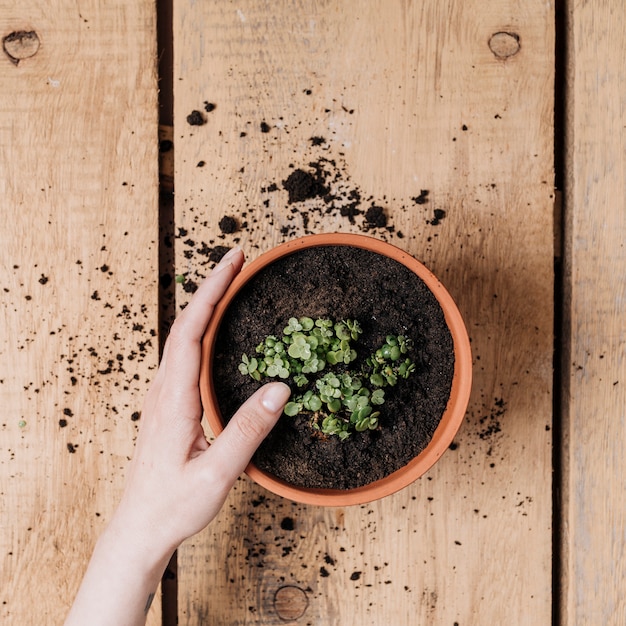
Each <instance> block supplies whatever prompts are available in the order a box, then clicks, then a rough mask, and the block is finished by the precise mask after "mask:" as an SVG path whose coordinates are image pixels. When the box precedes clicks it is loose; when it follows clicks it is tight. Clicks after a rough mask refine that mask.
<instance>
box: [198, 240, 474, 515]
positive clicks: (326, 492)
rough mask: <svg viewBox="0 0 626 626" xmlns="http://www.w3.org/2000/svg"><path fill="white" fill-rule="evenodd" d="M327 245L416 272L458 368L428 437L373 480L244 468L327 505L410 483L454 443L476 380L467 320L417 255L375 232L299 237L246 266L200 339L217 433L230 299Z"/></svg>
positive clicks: (269, 484) (274, 486)
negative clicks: (356, 482) (221, 347)
mask: <svg viewBox="0 0 626 626" xmlns="http://www.w3.org/2000/svg"><path fill="white" fill-rule="evenodd" d="M328 245H332V246H337V245H347V246H353V247H357V248H364V249H366V250H370V251H372V252H376V253H378V254H381V255H384V256H387V257H390V258H392V259H395V260H396V261H397V262H399V263H401V264H402V265H404V266H405V267H407V268H408V269H409V270H411V271H412V272H414V273H415V274H416V275H417V276H418V277H419V278H421V279H422V280H423V281H424V282H425V283H426V285H427V286H428V288H429V289H430V290H431V291H432V293H433V294H434V296H435V297H436V299H437V300H438V302H439V304H440V305H441V308H442V309H443V312H444V316H445V320H446V323H447V325H448V328H449V329H450V333H451V335H452V339H453V344H454V358H455V363H454V374H453V379H452V387H451V391H450V398H449V400H448V404H447V407H446V410H445V411H444V413H443V416H442V418H441V421H440V422H439V425H438V427H437V429H436V430H435V433H434V435H433V437H432V439H431V441H430V443H429V444H428V445H427V446H426V448H425V449H424V450H423V451H422V452H421V453H420V454H419V455H418V456H416V457H415V458H414V459H413V460H412V461H410V462H409V463H408V464H407V465H405V466H404V467H402V468H400V469H399V470H397V471H395V472H393V473H392V474H390V475H388V476H386V477H385V478H382V479H380V480H377V481H375V482H373V483H370V484H369V485H365V486H363V487H358V488H355V489H348V490H338V489H311V488H303V487H297V486H294V485H291V484H288V483H286V482H284V481H283V480H280V479H279V478H276V477H275V476H273V475H271V474H269V473H267V472H264V471H262V470H260V469H259V468H258V467H256V466H255V465H254V463H251V464H250V465H249V466H248V467H247V469H246V474H247V475H248V476H249V477H250V478H252V479H253V480H254V481H255V482H257V483H258V484H259V485H262V486H263V487H265V488H266V489H268V490H269V491H271V492H273V493H275V494H278V495H280V496H283V497H285V498H288V499H290V500H293V501H296V502H302V503H307V504H318V505H324V506H347V505H354V504H363V503H366V502H371V501H373V500H377V499H379V498H382V497H384V496H386V495H389V494H392V493H394V492H396V491H398V490H400V489H402V488H404V487H406V486H407V485H409V484H410V483H412V482H413V481H415V480H416V479H417V478H419V477H420V476H422V475H423V474H424V473H425V472H426V471H427V470H428V469H430V468H431V467H432V465H433V464H434V463H435V462H436V461H437V460H438V459H439V458H440V457H441V455H442V454H443V453H444V452H445V451H446V449H447V448H448V447H449V445H450V444H451V443H452V440H453V439H454V437H455V435H456V433H457V431H458V429H459V427H460V425H461V422H462V420H463V417H464V415H465V410H466V408H467V404H468V401H469V396H470V390H471V383H472V358H471V350H470V343H469V338H468V335H467V331H466V329H465V324H464V323H463V319H462V318H461V314H460V313H459V310H458V309H457V307H456V304H455V303H454V301H453V300H452V297H451V296H450V294H449V293H448V292H447V291H446V289H445V288H444V286H443V285H442V284H441V283H440V282H439V280H438V279H437V278H436V277H435V276H434V275H433V274H432V273H431V272H430V271H429V270H428V269H427V268H426V267H425V266H424V265H422V264H421V263H420V262H419V261H417V260H416V259H414V258H413V257H412V256H411V255H409V254H408V253H407V252H404V251H403V250H401V249H399V248H397V247H395V246H393V245H391V244H389V243H386V242H383V241H380V240H378V239H375V238H373V237H368V236H364V235H352V234H342V233H333V234H320V235H309V236H305V237H301V238H299V239H295V240H292V241H289V242H287V243H284V244H281V245H279V246H277V247H275V248H273V249H272V250H270V251H268V252H266V253H265V254H262V255H261V256H259V257H258V258H257V259H255V260H254V261H252V262H251V263H250V264H249V265H247V266H246V267H244V268H243V270H242V271H241V273H240V274H239V275H238V276H237V277H236V278H235V280H234V281H233V283H232V284H231V285H230V287H229V289H228V290H227V292H226V294H225V295H224V297H223V298H222V299H221V300H220V302H219V304H218V305H217V306H216V308H215V311H214V312H213V316H212V318H211V321H210V323H209V325H208V328H207V331H206V333H205V336H204V339H203V343H202V365H201V372H200V392H201V397H202V403H203V407H204V410H205V414H206V417H207V420H208V422H209V425H210V427H211V429H212V431H213V433H214V434H215V435H216V436H217V435H219V433H220V432H221V431H222V430H223V429H224V423H223V421H222V416H221V414H220V409H219V406H218V402H217V398H216V396H215V391H214V388H213V380H212V364H211V359H212V351H213V347H214V344H215V340H216V336H217V331H218V329H219V326H220V322H221V320H222V318H223V316H224V313H225V312H226V310H227V309H228V306H229V304H230V303H231V301H232V300H233V298H234V297H235V295H236V294H237V293H238V291H239V290H240V289H241V288H242V287H243V286H244V285H245V284H246V283H247V282H248V281H249V280H250V278H251V277H252V276H254V274H255V273H256V272H258V271H259V270H260V269H262V268H263V267H265V266H266V265H269V264H271V263H273V262H274V261H276V260H277V259H279V258H280V257H283V256H286V255H289V254H293V253H294V252H297V251H299V250H304V249H306V248H310V247H315V246H328Z"/></svg>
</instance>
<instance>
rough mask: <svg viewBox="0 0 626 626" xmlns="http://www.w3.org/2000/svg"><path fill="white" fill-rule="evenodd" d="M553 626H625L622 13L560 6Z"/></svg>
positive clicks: (625, 81)
mask: <svg viewBox="0 0 626 626" xmlns="http://www.w3.org/2000/svg"><path fill="white" fill-rule="evenodd" d="M567 8H568V11H567V21H568V31H567V32H568V37H567V41H568V61H569V63H568V67H567V80H566V83H565V84H566V91H565V94H566V103H567V116H566V148H567V149H566V161H565V166H566V167H565V172H566V178H565V195H564V199H565V264H566V265H565V291H566V298H565V309H564V318H565V319H564V321H565V322H566V323H565V333H564V344H565V346H566V348H567V350H566V351H565V356H564V359H563V389H564V393H563V399H564V402H563V429H564V447H563V466H564V477H563V484H562V491H563V500H564V506H563V510H564V518H563V528H562V548H563V550H562V552H563V559H562V563H563V577H562V586H561V592H562V594H561V612H562V623H563V624H567V625H573V624H611V625H618V624H624V623H626V600H625V599H624V593H623V590H624V587H625V586H626V570H625V567H624V564H625V563H626V536H625V535H624V529H625V528H626V495H625V494H626V492H625V491H624V476H625V475H626V460H625V456H624V441H625V438H626V359H625V358H624V357H625V354H626V280H625V278H626V249H625V247H624V242H625V241H626V213H625V212H624V205H625V202H626V115H625V113H624V112H625V111H626V66H625V64H624V59H625V58H626V8H625V6H624V3H623V2H618V1H616V0H614V1H606V0H605V1H603V2H594V3H584V2H572V3H569V4H568V7H567Z"/></svg>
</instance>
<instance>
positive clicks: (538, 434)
mask: <svg viewBox="0 0 626 626" xmlns="http://www.w3.org/2000/svg"><path fill="white" fill-rule="evenodd" d="M497 33H500V34H498V35H497V36H496V37H495V38H493V36H494V35H495V34H497ZM502 33H505V34H502ZM174 44H175V60H174V85H175V87H174V89H175V94H174V102H175V117H174V127H175V141H176V172H175V186H176V200H175V201H176V209H175V210H176V227H177V229H179V237H178V240H177V273H178V274H184V275H185V276H186V279H187V282H186V284H185V285H183V286H182V287H179V293H178V296H179V303H181V302H184V301H185V300H186V298H187V293H186V292H185V288H186V289H189V290H191V289H193V283H194V282H196V281H198V280H199V279H200V277H201V276H202V275H204V274H205V273H206V272H207V270H208V268H209V267H211V265H212V264H211V262H210V260H209V256H208V253H209V252H210V250H212V249H213V248H215V247H216V246H218V245H225V246H230V245H233V243H234V242H239V243H240V244H241V245H242V246H243V248H244V250H245V251H246V252H247V254H248V256H249V257H254V256H256V255H257V254H258V253H259V252H261V251H263V250H266V249H268V248H269V247H270V246H272V245H274V244H276V243H279V242H280V241H282V240H283V239H284V238H286V237H291V236H295V235H299V234H303V233H305V232H322V231H331V230H341V231H352V232H361V231H363V230H366V229H367V228H366V224H365V222H364V217H363V215H362V214H361V215H356V217H355V218H354V223H353V224H352V223H351V222H350V220H349V219H348V218H347V217H344V216H342V215H341V213H340V211H339V210H338V209H337V208H336V207H335V208H333V207H330V206H328V205H326V204H324V203H323V202H322V201H311V202H310V203H309V204H307V205H306V206H305V207H302V206H300V205H288V204H287V194H286V192H285V190H284V189H283V188H282V181H283V180H285V178H286V177H287V176H288V174H289V173H290V171H291V168H293V167H307V166H308V164H309V163H311V162H315V163H317V164H318V165H319V166H321V167H325V168H327V169H328V170H329V171H330V172H331V173H332V174H333V175H336V179H335V181H334V188H335V191H336V194H337V195H339V196H341V193H339V192H337V187H342V188H343V189H344V191H345V193H346V194H349V192H351V191H352V192H357V191H358V192H359V193H360V196H361V203H360V205H359V208H360V209H361V210H363V211H364V210H366V209H367V208H369V206H370V205H371V204H376V205H380V206H383V207H384V208H385V210H386V212H387V215H388V217H389V222H388V227H390V229H381V228H374V229H370V230H368V232H369V234H372V235H375V236H379V237H382V238H385V239H387V240H389V241H392V242H393V243H395V244H397V245H399V246H400V247H403V248H405V249H407V250H408V251H410V252H411V253H413V254H414V255H415V256H417V257H418V258H419V259H421V260H423V261H425V262H426V264H427V265H428V266H430V267H431V269H433V271H435V273H437V274H439V275H440V277H441V278H442V280H443V281H444V283H446V284H447V285H448V286H449V288H450V290H451V292H452V294H453V295H454V296H455V297H456V299H457V300H458V302H459V305H460V308H461V310H462V312H463V313H464V315H465V317H466V320H467V323H468V327H469V330H470V334H471V337H472V343H473V348H474V353H475V359H476V360H475V364H476V376H475V390H474V394H473V399H472V403H471V406H470V409H469V411H468V418H467V421H466V423H465V424H464V426H463V428H462V431H461V433H460V435H459V437H458V441H457V445H456V446H455V450H454V451H450V452H449V453H448V454H447V455H445V456H444V458H443V459H442V460H441V461H440V462H439V463H438V464H437V466H436V467H435V468H433V469H432V470H431V471H430V472H429V474H428V476H427V477H424V478H423V479H422V480H419V481H417V482H416V483H415V484H414V485H412V486H411V487H410V488H407V489H406V490H404V491H403V492H401V493H399V494H397V495H395V496H393V497H391V498H388V499H387V500H385V501H382V502H377V503H374V504H372V505H368V506H364V507H355V508H348V509H328V510H320V509H316V508H313V507H308V506H300V505H295V504H292V503H290V502H287V501H283V500H280V499H278V498H275V497H272V496H270V495H268V494H267V493H265V492H264V491H263V490H261V489H260V488H258V487H256V486H254V485H253V484H252V483H251V482H250V481H249V480H248V479H246V478H244V479H242V480H241V481H240V482H239V483H238V485H237V486H236V489H235V491H234V492H233V493H232V494H231V497H230V498H229V500H228V501H227V506H226V507H225V509H224V510H223V512H222V513H221V515H220V516H219V517H218V519H216V520H215V522H214V523H213V524H212V525H211V526H210V527H209V529H208V530H207V531H206V532H204V533H202V534H201V535H199V536H197V537H195V538H194V539H192V540H190V541H189V542H188V543H187V544H185V545H184V546H183V547H182V548H181V550H180V551H179V581H180V588H179V592H180V596H179V607H180V615H179V617H180V623H181V624H233V625H234V624H237V625H239V624H251V623H254V624H261V623H262V624H279V623H283V622H282V621H281V618H280V614H279V611H283V613H282V615H283V617H289V616H291V617H293V616H294V615H295V614H296V613H297V611H298V610H301V609H303V608H304V616H303V617H302V620H301V621H302V623H310V624H381V623H390V624H391V623H393V624H426V623H428V624H447V625H449V624H453V623H455V622H458V623H459V624H499V623H505V622H507V621H510V619H511V616H514V619H515V620H516V623H517V624H533V625H534V624H545V623H549V621H550V614H551V576H550V573H551V469H552V468H551V430H550V429H551V419H552V418H551V387H552V312H553V280H552V265H553V241H552V226H553V201H554V199H553V171H552V156H553V150H552V142H553V137H552V130H553V120H552V111H553V74H554V56H553V45H554V36H553V9H552V7H551V6H550V4H549V3H543V2H538V1H533V2H530V3H525V4H524V6H523V7H520V6H519V3H516V2H507V1H502V2H498V3H492V4H491V5H490V6H489V8H488V9H487V8H486V7H485V5H484V3H480V2H477V1H475V2H463V3H457V2H441V1H439V0H437V1H435V0H432V1H426V2H420V3H384V2H382V1H378V2H364V1H363V2H360V1H356V0H355V1H352V2H349V3H346V2H333V1H330V0H329V1H327V2H323V3H315V4H314V5H313V4H312V3H303V2H297V3H289V5H282V4H278V5H277V4H270V3H267V2H259V1H253V0H247V1H244V2H240V3H238V4H237V5H236V6H235V5H233V4H232V3H229V2H225V1H217V2H213V3H196V4H193V5H189V4H188V3H183V2H175V6H174ZM205 103H209V104H215V108H214V109H212V110H210V111H205V110H204V105H205ZM208 108H209V109H211V107H208ZM193 110H198V111H200V113H201V115H202V117H203V121H205V122H206V123H205V124H203V125H199V126H195V125H193V126H192V125H189V123H188V122H187V116H188V115H189V114H191V113H192V111H193ZM263 124H265V125H263ZM264 131H265V132H264ZM313 137H321V138H324V141H323V142H321V141H314V140H312V139H311V138H313ZM316 144H319V145H316ZM324 159H327V160H328V161H329V162H326V161H324ZM274 183H275V184H276V190H275V191H272V189H274V187H273V184H274ZM422 190H428V191H429V193H428V195H427V202H425V203H423V204H422V203H420V202H416V201H415V198H417V197H419V196H420V194H421V191H422ZM423 197H424V196H422V198H423ZM316 202H317V203H316ZM436 209H438V210H441V211H445V216H443V217H441V215H442V214H441V213H439V215H440V217H441V219H439V220H437V219H434V217H435V214H434V211H435V210H436ZM225 215H230V216H234V217H237V219H238V220H239V223H240V225H241V228H240V230H239V231H238V232H237V233H234V234H222V233H221V232H220V229H219V221H220V219H221V218H222V217H223V216H225ZM284 587H287V589H286V590H283V591H280V592H279V590H282V589H283V588H284ZM294 588H295V589H294ZM297 589H300V590H301V591H302V592H304V596H302V594H301V592H299V591H298V590H297ZM278 592H279V593H278ZM277 593H278V596H277V595H276V594H277ZM283 594H284V595H283ZM299 594H300V595H299ZM286 606H287V609H286ZM285 610H290V611H291V613H290V614H289V615H286V614H285V613H284V611H285Z"/></svg>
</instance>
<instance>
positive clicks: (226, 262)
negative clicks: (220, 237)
mask: <svg viewBox="0 0 626 626" xmlns="http://www.w3.org/2000/svg"><path fill="white" fill-rule="evenodd" d="M240 250H241V248H240V247H239V246H235V247H234V248H231V249H230V250H229V251H228V252H227V253H226V254H225V255H224V256H223V257H222V258H221V259H220V261H219V263H218V264H217V265H216V266H215V267H214V268H213V273H214V274H216V273H217V272H222V271H223V270H225V269H226V268H227V267H228V266H229V265H232V263H230V260H231V259H232V258H233V257H234V256H235V255H236V254H237V253H238V252H239V251H240Z"/></svg>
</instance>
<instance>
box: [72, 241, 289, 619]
mask: <svg viewBox="0 0 626 626" xmlns="http://www.w3.org/2000/svg"><path fill="white" fill-rule="evenodd" d="M243 261H244V258H243V253H242V252H241V250H239V249H233V250H231V251H230V252H229V253H228V254H227V255H225V256H224V258H223V259H222V260H221V261H220V263H219V264H218V265H217V267H216V268H215V269H214V270H213V272H212V273H211V275H210V276H209V277H208V278H207V279H206V280H205V281H204V282H203V283H202V284H201V285H200V287H199V288H198V290H197V291H196V293H195V294H194V296H193V298H192V300H191V302H190V303H189V304H188V305H187V307H186V308H185V309H184V311H183V312H182V313H181V314H180V315H179V317H178V318H177V319H176V321H175V322H174V324H173V325H172V329H171V331H170V334H169V337H168V339H167V341H166V344H165V347H164V350H163V358H162V359H161V364H160V366H159V369H158V372H157V374H156V377H155V379H154V381H153V383H152V387H151V388H150V390H149V392H148V394H147V396H146V399H145V403H144V408H143V412H142V418H141V427H140V429H139V436H138V438H137V446H136V449H135V454H134V456H133V460H132V462H131V465H130V470H129V474H128V478H127V484H126V489H125V491H124V494H123V496H122V500H121V502H120V504H119V506H118V508H117V510H116V511H115V513H114V515H113V518H112V519H111V521H110V523H109V524H108V526H107V528H106V530H105V531H104V533H103V534H102V536H101V537H100V539H99V540H98V544H97V545H96V549H95V550H94V554H93V556H92V559H91V561H90V564H89V567H88V569H87V572H86V574H85V577H84V579H83V583H82V585H81V588H80V590H79V592H78V595H77V597H76V599H75V602H74V604H73V606H72V610H71V611H70V614H69V616H68V619H67V621H66V626H74V625H75V624H84V623H91V624H94V625H95V624H112V623H114V624H118V625H124V624H128V625H133V626H134V625H136V624H143V623H144V621H145V616H146V613H147V611H148V609H149V607H150V603H151V601H152V598H153V597H154V590H155V589H156V586H157V584H158V581H159V579H160V577H161V575H162V573H163V571H164V569H165V566H166V565H167V562H168V560H169V558H170V556H171V555H172V553H173V552H174V550H175V549H176V548H177V547H178V546H179V545H180V543H182V541H183V540H184V539H186V538H188V537H190V536H192V535H194V534H195V533H197V532H199V531H200V530H202V529H203V528H204V527H205V526H206V525H207V524H208V523H209V522H210V521H211V520H212V519H213V518H214V517H215V515H216V514H217V512H218V511H219V509H220V507H221V506H222V504H223V503H224V500H225V498H226V496H227V494H228V492H229V490H230V489H231V487H232V486H233V484H234V482H235V481H236V480H237V477H238V476H239V475H240V474H241V473H242V472H243V471H244V469H245V468H246V466H247V465H248V463H249V462H250V458H251V457H252V455H253V454H254V452H255V450H256V449H257V447H258V446H259V444H260V443H261V441H262V440H263V439H264V437H265V436H266V435H267V434H268V433H269V432H270V430H271V429H272V427H273V426H274V424H275V423H276V422H277V420H278V418H279V417H280V415H281V413H282V410H283V407H284V405H285V403H286V402H287V400H288V398H289V394H290V390H289V387H288V386H287V385H285V384H284V383H270V384H267V385H264V386H263V387H261V389H259V390H258V391H257V392H256V393H255V394H254V395H253V396H252V397H250V398H249V399H248V400H247V401H246V402H245V403H244V404H243V406H242V407H241V408H240V410H239V411H237V413H236V414H235V415H234V416H233V418H232V419H231V420H230V422H229V423H228V425H227V426H226V428H225V429H224V430H223V432H222V433H221V434H220V435H219V436H218V437H217V438H216V439H215V441H214V442H213V443H212V444H210V445H209V443H208V441H207V439H206V436H205V434H204V430H203V429H202V426H201V423H200V420H201V418H202V404H201V401H200V390H199V375H200V354H201V344H200V342H201V339H202V336H203V334H204V331H205V329H206V326H207V324H208V322H209V319H210V317H211V315H212V312H213V309H214V307H215V305H216V304H217V302H218V301H219V300H220V298H221V297H222V295H223V294H224V292H225V291H226V288H227V287H228V285H229V284H230V282H231V281H232V279H233V278H234V276H235V275H236V274H237V273H238V272H239V271H240V270H241V266H242V265H243ZM121 564H123V566H121ZM113 599H115V600H114V601H113Z"/></svg>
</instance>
